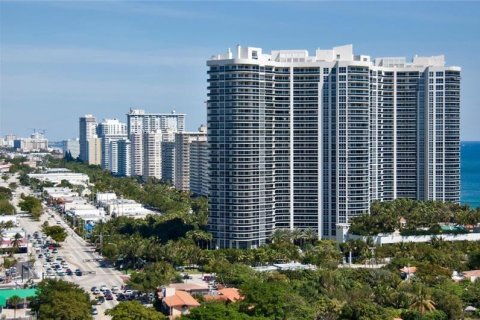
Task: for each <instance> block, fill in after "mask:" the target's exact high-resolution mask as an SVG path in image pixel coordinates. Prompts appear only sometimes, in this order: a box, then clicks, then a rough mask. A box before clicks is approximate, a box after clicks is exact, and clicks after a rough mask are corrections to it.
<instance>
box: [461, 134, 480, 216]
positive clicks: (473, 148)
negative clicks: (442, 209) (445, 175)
mask: <svg viewBox="0 0 480 320" xmlns="http://www.w3.org/2000/svg"><path fill="white" fill-rule="evenodd" d="M460 161H461V187H460V189H461V191H460V202H461V203H462V204H468V205H470V206H471V207H474V208H480V141H468V142H467V141H463V142H462V143H461V158H460Z"/></svg>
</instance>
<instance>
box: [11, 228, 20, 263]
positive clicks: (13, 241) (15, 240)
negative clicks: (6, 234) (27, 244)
mask: <svg viewBox="0 0 480 320" xmlns="http://www.w3.org/2000/svg"><path fill="white" fill-rule="evenodd" d="M22 239H23V237H22V235H21V234H20V233H18V232H17V233H15V235H14V236H13V238H12V239H11V242H10V244H11V245H12V251H11V252H10V256H11V257H13V255H14V254H15V253H16V252H18V249H20V245H21V244H22Z"/></svg>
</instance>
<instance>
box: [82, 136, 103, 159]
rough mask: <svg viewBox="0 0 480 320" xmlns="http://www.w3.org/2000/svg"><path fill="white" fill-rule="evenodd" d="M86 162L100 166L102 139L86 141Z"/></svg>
mask: <svg viewBox="0 0 480 320" xmlns="http://www.w3.org/2000/svg"><path fill="white" fill-rule="evenodd" d="M87 156H88V157H87V160H86V162H87V163H88V164H93V165H97V166H100V165H102V139H101V138H89V139H88V140H87Z"/></svg>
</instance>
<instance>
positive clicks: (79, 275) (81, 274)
mask: <svg viewBox="0 0 480 320" xmlns="http://www.w3.org/2000/svg"><path fill="white" fill-rule="evenodd" d="M75 275H76V276H78V277H81V276H83V273H82V271H81V270H80V269H77V270H75Z"/></svg>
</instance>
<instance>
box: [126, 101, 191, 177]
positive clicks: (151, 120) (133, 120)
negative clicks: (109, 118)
mask: <svg viewBox="0 0 480 320" xmlns="http://www.w3.org/2000/svg"><path fill="white" fill-rule="evenodd" d="M127 126H128V130H127V131H128V136H129V139H130V141H131V170H132V176H142V175H143V172H144V171H145V168H144V165H145V160H144V155H145V154H151V155H152V152H155V150H145V148H146V147H148V145H147V146H146V145H145V143H144V142H145V136H144V134H150V133H156V134H172V133H175V132H183V131H184V130H185V114H177V113H175V111H172V113H171V114H166V113H145V111H144V110H141V109H130V112H129V113H128V114H127ZM150 145H151V146H152V147H157V144H155V143H153V144H150ZM158 151H160V149H158ZM160 152H161V151H160ZM160 157H161V155H160ZM148 171H150V169H148ZM160 178H161V171H160V177H159V179H160Z"/></svg>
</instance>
